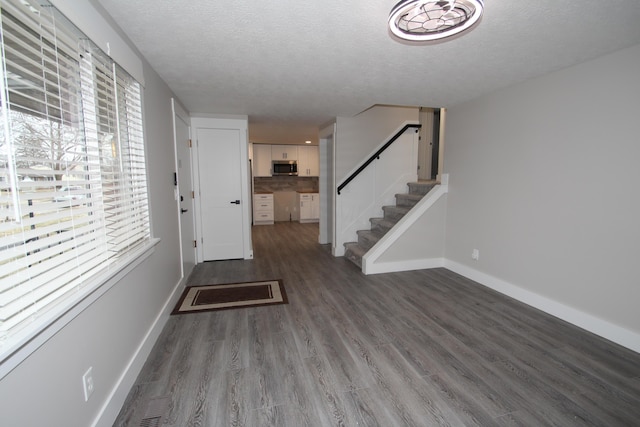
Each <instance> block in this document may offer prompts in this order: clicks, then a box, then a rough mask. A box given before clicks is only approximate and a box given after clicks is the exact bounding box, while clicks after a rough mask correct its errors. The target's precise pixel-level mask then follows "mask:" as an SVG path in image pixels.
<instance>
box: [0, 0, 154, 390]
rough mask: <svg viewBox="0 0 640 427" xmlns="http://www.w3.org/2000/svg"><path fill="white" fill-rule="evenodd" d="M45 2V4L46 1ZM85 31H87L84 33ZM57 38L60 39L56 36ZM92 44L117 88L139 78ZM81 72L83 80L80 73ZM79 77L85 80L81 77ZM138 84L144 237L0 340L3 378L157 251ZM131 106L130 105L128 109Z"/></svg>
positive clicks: (132, 182) (1, 75)
mask: <svg viewBox="0 0 640 427" xmlns="http://www.w3.org/2000/svg"><path fill="white" fill-rule="evenodd" d="M15 3H21V4H22V5H24V3H25V2H24V1H16V2H15ZM43 3H44V5H42V4H43ZM33 4H34V5H42V7H47V8H51V10H52V11H53V13H55V14H57V15H58V16H59V19H58V22H61V25H67V26H70V28H69V30H70V31H73V32H75V33H77V34H82V33H81V31H80V30H78V28H77V27H76V26H75V25H74V24H73V23H71V22H70V21H68V20H66V19H65V18H64V17H63V16H62V15H61V14H60V13H59V11H57V9H55V7H54V6H52V5H51V4H49V3H46V2H42V1H38V2H33ZM0 13H4V12H0ZM3 31H4V30H3ZM82 35H83V36H84V34H82ZM54 37H57V36H54ZM85 37H86V36H85ZM52 40H53V39H52ZM55 40H57V38H56V39H55ZM55 40H54V41H55ZM65 41H67V40H65ZM87 45H90V47H91V49H92V50H93V51H94V52H95V53H96V54H98V55H102V59H105V58H106V60H107V61H109V62H110V63H111V65H112V67H113V73H112V76H113V86H114V93H118V84H119V79H120V77H121V76H124V78H125V80H127V79H131V80H132V81H134V82H135V79H134V78H132V77H131V76H130V75H128V73H126V71H125V70H124V69H122V68H121V67H119V66H118V65H117V64H116V63H115V61H113V60H112V59H111V58H109V57H108V55H106V54H104V52H101V50H100V49H99V48H98V47H97V46H96V45H95V44H93V43H92V42H90V41H89V42H87ZM2 47H3V50H2V61H1V65H2V67H3V69H2V73H0V78H2V79H3V82H2V85H1V86H2V87H1V90H2V92H3V93H2V106H6V107H5V109H6V110H10V109H11V105H12V102H11V100H10V99H9V96H5V91H6V94H8V93H9V88H8V87H6V86H5V82H4V79H5V78H6V76H5V70H6V69H5V68H4V67H5V55H4V42H3V43H2ZM78 53H79V56H80V58H82V54H81V53H80V47H78ZM81 63H82V59H78V68H79V74H82V70H80V68H82V64H81ZM85 65H86V64H85ZM89 65H90V66H91V71H92V72H93V71H95V65H94V63H93V62H90V64H89ZM117 69H118V72H116V70H117ZM78 78H79V79H80V80H81V78H80V77H78ZM78 83H79V84H80V82H78ZM136 83H137V82H136ZM91 84H92V89H91V90H92V91H93V92H94V93H95V90H96V87H97V86H96V85H97V82H96V81H95V76H93V74H92V80H91ZM137 84H138V92H137V96H138V100H139V106H138V107H139V109H138V110H136V111H137V113H138V115H139V117H138V122H137V123H136V125H137V126H139V132H140V135H138V139H137V140H136V141H135V144H137V145H135V144H133V145H128V147H129V148H130V149H133V150H135V149H140V148H141V149H142V151H143V153H142V156H141V159H142V160H141V161H142V162H143V165H142V167H143V168H144V170H143V172H144V173H143V175H137V177H138V178H130V179H129V180H128V181H126V183H125V184H124V185H125V186H127V188H129V186H133V187H131V188H134V187H135V186H136V185H137V184H138V182H136V179H137V180H138V181H142V185H143V189H144V191H143V195H142V198H143V199H144V200H143V209H144V210H145V211H146V212H145V215H144V216H143V224H142V225H143V227H144V230H143V234H144V236H143V238H142V240H139V241H137V242H136V244H135V245H134V246H133V247H132V248H128V249H127V250H125V251H124V252H123V253H121V254H118V255H117V256H116V257H115V258H112V257H110V256H108V257H107V261H106V262H105V263H104V265H103V264H102V263H101V264H99V265H100V267H99V268H96V269H94V270H93V271H92V272H91V274H89V275H87V276H86V277H84V276H82V279H81V281H82V283H81V285H79V286H77V288H76V290H74V291H73V292H74V294H73V296H72V297H68V296H65V298H64V300H63V301H62V302H60V303H56V304H54V307H53V309H47V310H46V311H45V312H44V314H39V315H38V316H36V317H37V318H36V320H32V321H30V322H29V324H28V326H27V327H26V328H24V331H21V332H20V333H18V334H17V335H16V336H11V337H10V338H9V339H8V340H7V341H8V344H5V345H2V346H0V379H1V378H3V377H4V376H5V375H6V374H7V373H9V372H10V371H11V370H12V369H13V368H14V367H15V366H17V365H18V364H19V363H21V362H22V360H24V359H25V358H26V357H28V356H29V355H30V354H31V353H32V352H33V351H35V350H36V349H37V348H39V347H40V346H41V345H42V344H43V343H44V342H46V341H47V340H48V339H49V338H50V337H51V336H53V335H54V334H56V333H57V332H58V331H60V330H61V329H63V328H64V327H65V326H66V325H67V324H68V323H69V322H71V321H72V320H73V319H74V318H76V317H77V316H78V315H80V313H82V311H84V310H85V309H86V308H87V307H89V306H90V305H91V304H93V303H94V302H95V301H97V300H98V299H99V298H100V297H101V296H102V295H103V294H104V293H106V292H107V291H108V290H109V289H111V288H112V287H113V286H115V285H116V284H117V283H118V282H119V281H120V279H122V278H123V277H124V276H126V275H127V274H128V273H129V272H130V271H132V270H133V269H134V268H135V267H136V266H138V265H139V264H140V263H142V262H143V261H144V260H145V259H146V258H148V257H149V256H150V255H151V254H152V253H153V251H154V249H155V246H156V245H157V244H158V243H159V241H160V239H157V238H154V236H153V228H152V218H151V204H150V182H151V180H150V179H149V168H148V167H147V163H148V150H147V149H146V148H147V144H146V142H147V141H146V138H145V135H144V128H145V126H144V93H143V92H144V91H143V88H142V85H141V84H140V83H137ZM45 90H46V88H45ZM77 96H78V97H80V98H82V97H83V96H84V89H83V90H81V91H80V92H79V93H78V94H77ZM116 98H117V96H116ZM116 102H117V101H116ZM81 103H83V104H84V101H81ZM61 105H62V104H61ZM7 107H8V108H7ZM127 108H128V107H127ZM127 108H125V110H126V109H127ZM80 111H81V116H80V117H81V120H82V121H83V122H84V120H85V119H84V118H83V117H85V115H86V114H87V110H86V109H85V107H84V106H83V107H80ZM114 113H115V115H116V117H118V119H119V118H120V117H119V116H121V115H122V111H118V109H117V108H116V109H115V111H114ZM125 113H126V111H125ZM25 114H28V113H25ZM60 114H64V112H62V111H61V112H60ZM8 115H9V113H5V114H3V117H4V120H2V121H3V124H2V126H4V127H5V130H7V126H8V125H9V123H10V121H9V120H8V119H7V116H8ZM94 119H95V120H96V121H97V120H98V119H99V118H98V117H97V113H96V117H94ZM48 120H50V119H48ZM60 120H63V119H62V116H60ZM81 127H82V144H84V146H85V147H86V146H87V145H88V144H89V142H88V140H87V128H86V127H84V124H82V125H81ZM9 129H10V128H9ZM129 131H130V129H127V130H125V133H126V132H129ZM116 132H118V135H117V136H116V138H117V139H118V140H119V139H120V138H121V137H128V135H124V136H122V135H120V133H121V129H120V128H119V127H118V129H117V130H116ZM8 134H10V131H9V132H8ZM127 142H129V141H127ZM98 143H99V142H98ZM134 145H135V146H134ZM7 156H9V158H10V160H9V161H8V163H9V168H11V167H13V168H16V161H15V158H11V157H13V155H12V154H7ZM118 158H119V159H120V161H122V157H121V156H118ZM11 164H12V165H11ZM126 170H127V171H129V170H130V169H126ZM10 172H11V171H10ZM13 172H14V175H13V176H14V177H17V172H15V171H13ZM123 173H124V174H125V175H127V174H128V172H123ZM141 176H143V179H142V178H141ZM103 179H104V178H103V176H102V172H100V180H101V181H100V182H102V180H103ZM55 182H56V183H57V182H58V181H55ZM70 184H71V185H73V182H70ZM99 185H100V186H101V185H102V184H99ZM9 187H10V188H12V189H13V190H12V197H18V198H19V197H20V195H19V194H16V193H19V191H20V185H19V184H18V183H15V184H14V186H13V187H12V186H11V185H10V186H9ZM119 188H120V187H119ZM123 188H124V187H123ZM132 191H133V192H134V193H132V194H134V195H137V196H136V197H137V198H135V197H133V196H132V197H131V198H132V199H133V201H132V202H128V203H134V204H136V203H138V202H139V199H140V193H139V190H132ZM136 191H137V192H136ZM130 196H131V194H130ZM18 209H19V208H18ZM126 209H128V208H126ZM21 217H22V215H21ZM17 221H18V223H23V219H18V220H17ZM105 227H106V226H105V225H104V224H103V225H102V227H101V228H99V229H96V231H98V232H100V230H101V229H102V230H103V231H104V229H105ZM25 244H26V242H25ZM107 254H108V251H107ZM28 268H31V266H30V265H29V267H28Z"/></svg>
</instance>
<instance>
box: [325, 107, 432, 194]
mask: <svg viewBox="0 0 640 427" xmlns="http://www.w3.org/2000/svg"><path fill="white" fill-rule="evenodd" d="M419 112H420V110H419V108H417V107H391V106H385V105H376V106H373V107H371V108H369V109H368V110H366V111H363V112H362V113H360V114H358V115H357V116H355V117H338V118H337V119H336V136H335V143H336V148H335V150H336V157H335V162H336V163H335V164H336V166H335V174H336V185H340V183H341V182H342V181H343V180H344V179H345V178H347V176H348V175H349V173H350V172H351V170H352V169H355V168H356V166H358V164H359V163H361V162H362V161H364V160H366V158H367V157H369V156H370V155H371V154H372V152H373V151H374V148H376V147H377V146H378V145H380V144H381V143H382V142H384V138H387V137H389V136H390V135H391V133H392V132H393V131H395V130H396V129H397V128H398V126H399V125H400V124H402V123H404V122H411V123H418V121H419Z"/></svg>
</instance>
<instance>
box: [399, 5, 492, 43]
mask: <svg viewBox="0 0 640 427" xmlns="http://www.w3.org/2000/svg"><path fill="white" fill-rule="evenodd" d="M483 8H484V0H439V1H436V0H431V1H429V0H402V1H401V2H400V3H398V4H396V5H395V6H394V8H393V9H391V13H390V14H389V28H390V29H391V32H392V33H393V34H394V35H395V36H396V37H399V38H401V39H404V40H409V41H431V40H439V39H443V38H446V37H451V36H453V35H454V34H458V33H461V32H463V31H465V30H467V29H469V28H471V27H472V26H473V24H475V23H476V22H478V19H480V17H481V16H482V11H483Z"/></svg>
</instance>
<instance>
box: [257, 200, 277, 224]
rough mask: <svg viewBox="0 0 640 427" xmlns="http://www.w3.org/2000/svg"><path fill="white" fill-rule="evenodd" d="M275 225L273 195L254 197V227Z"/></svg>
mask: <svg viewBox="0 0 640 427" xmlns="http://www.w3.org/2000/svg"><path fill="white" fill-rule="evenodd" d="M267 224H273V194H254V195H253V225H267Z"/></svg>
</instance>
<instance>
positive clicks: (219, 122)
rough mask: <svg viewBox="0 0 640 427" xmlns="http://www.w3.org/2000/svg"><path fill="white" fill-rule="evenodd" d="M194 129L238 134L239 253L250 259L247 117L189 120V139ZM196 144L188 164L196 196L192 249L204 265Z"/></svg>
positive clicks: (194, 135)
mask: <svg viewBox="0 0 640 427" xmlns="http://www.w3.org/2000/svg"><path fill="white" fill-rule="evenodd" d="M198 128H205V129H234V130H240V157H241V162H240V168H241V173H240V175H241V180H242V182H241V206H242V246H243V249H242V253H243V257H244V259H253V246H252V240H251V210H250V209H251V200H250V197H251V193H250V185H249V174H250V171H249V142H248V140H249V136H248V133H249V117H248V116H235V115H222V116H216V115H206V116H198V115H192V116H191V135H193V137H194V138H195V137H196V136H197V135H198V131H197V130H198ZM198 155H199V152H198V143H197V140H195V141H193V146H192V158H193V159H194V161H193V162H192V166H193V170H192V173H193V176H194V178H195V179H194V183H193V184H194V191H195V195H196V199H195V210H196V241H197V242H198V244H197V247H196V255H197V262H198V263H202V262H204V256H203V252H202V241H203V237H202V224H203V217H206V215H203V212H202V206H201V203H200V202H201V197H200V196H201V194H202V186H201V184H200V170H199V165H198V163H199V162H198V161H196V160H195V159H198Z"/></svg>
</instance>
